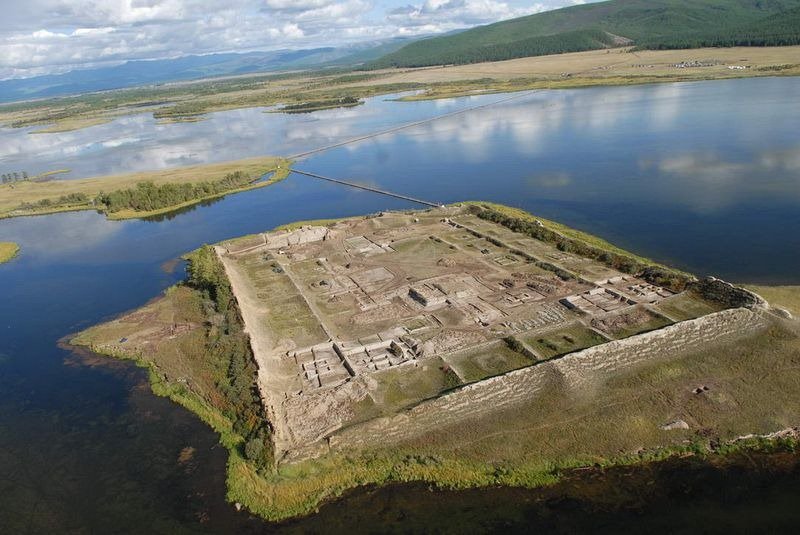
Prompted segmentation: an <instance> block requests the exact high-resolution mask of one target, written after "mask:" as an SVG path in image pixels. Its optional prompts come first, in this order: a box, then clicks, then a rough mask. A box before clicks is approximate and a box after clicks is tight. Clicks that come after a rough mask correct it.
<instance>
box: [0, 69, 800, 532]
mask: <svg viewBox="0 0 800 535" xmlns="http://www.w3.org/2000/svg"><path fill="white" fill-rule="evenodd" d="M798 94H800V79H792V78H783V79H778V78H775V79H766V78H765V79H752V80H735V81H730V82H727V81H726V82H708V83H691V84H669V85H662V86H642V87H625V88H597V89H586V90H572V91H557V92H548V93H544V92H540V93H532V94H529V95H527V96H524V97H521V98H519V99H516V100H514V101H510V102H505V103H503V104H499V105H498V106H497V107H494V108H486V109H482V110H476V111H473V112H468V113H465V114H463V115H458V116H453V117H449V118H446V119H442V120H441V121H436V122H432V123H428V124H425V125H421V126H417V127H414V128H410V129H407V130H403V131H400V132H396V133H393V134H388V135H386V136H381V137H378V138H373V139H370V140H366V141H363V142H360V143H357V144H354V145H349V146H346V147H342V148H338V149H335V150H331V151H330V152H326V153H323V154H319V155H316V156H314V157H310V158H308V159H306V160H304V161H301V162H298V164H297V166H298V167H299V168H302V169H307V170H309V171H316V172H319V173H322V174H325V175H329V176H333V177H337V178H349V179H355V180H358V181H362V182H364V183H371V184H376V185H380V186H381V187H383V188H386V189H389V190H393V191H398V192H402V193H406V194H409V195H413V196H417V197H420V198H423V199H429V200H433V201H439V202H454V201H458V200H462V199H487V200H494V201H499V202H504V203H507V204H512V205H515V206H521V207H523V208H526V209H529V210H531V211H533V212H535V213H537V214H540V215H541V216H543V217H549V218H552V219H556V220H559V221H562V222H564V223H567V224H570V225H573V226H576V227H579V228H582V229H585V230H588V231H589V232H592V233H595V234H598V235H601V236H603V237H605V238H607V239H609V240H611V241H613V242H614V243H617V244H619V245H621V246H623V247H627V248H630V249H631V250H633V251H635V252H637V253H640V254H644V255H648V256H651V257H654V258H656V259H659V260H662V261H665V262H668V263H670V264H672V265H676V266H679V267H684V268H687V269H691V270H692V271H695V272H697V273H701V274H705V273H713V274H717V275H721V276H723V277H727V278H731V279H733V280H737V281H743V280H750V281H767V282H769V281H773V282H785V283H794V284H798V283H800V271H798V270H797V266H798V265H800V262H799V261H800V218H798V217H797V214H798V213H799V210H798V209H800V134H798V132H797V129H796V125H797V124H800V107H798V106H797V103H796V102H797V95H798ZM499 98H502V97H500V96H497V95H492V96H484V97H475V98H472V99H455V100H451V101H447V102H436V103H431V102H423V103H396V102H386V101H384V100H383V99H372V100H370V101H369V102H368V103H367V104H366V105H365V106H361V107H358V108H354V109H350V110H333V111H326V112H320V113H318V114H317V113H315V114H310V115H301V116H297V115H293V116H279V115H275V114H263V113H260V111H258V110H241V111H236V112H225V113H224V114H213V115H212V116H211V118H210V119H209V121H207V122H204V123H194V124H182V125H162V126H157V125H155V124H154V123H153V122H152V120H151V119H148V118H147V117H146V116H141V115H140V116H135V117H132V118H127V119H120V120H119V121H118V122H115V123H113V124H114V125H116V126H114V127H113V128H112V127H111V125H105V126H100V127H93V128H91V129H86V130H85V131H79V132H76V133H71V134H70V135H72V136H75V137H74V138H70V137H69V136H65V135H59V134H41V135H36V136H31V135H28V134H25V133H24V132H20V131H14V132H11V133H9V132H8V131H1V132H0V154H2V156H0V164H2V167H3V168H6V167H12V168H16V167H22V168H25V165H24V164H26V163H30V165H31V168H30V169H29V171H30V172H34V171H38V170H37V169H34V168H33V165H34V162H37V164H38V165H42V166H44V167H48V168H54V167H62V166H67V167H73V169H74V172H73V174H76V175H77V174H79V173H91V174H103V173H107V172H117V171H128V170H135V169H143V168H151V167H160V166H162V165H166V166H169V165H177V164H180V163H189V162H191V163H195V162H202V161H212V160H224V159H229V158H238V157H243V156H253V155H259V154H275V153H286V152H295V151H298V152H299V151H302V150H307V149H311V148H314V147H316V146H321V145H327V144H329V143H331V142H333V141H337V140H342V139H347V138H349V137H352V136H354V135H359V134H364V133H368V132H370V131H374V130H381V129H384V128H386V127H389V126H392V125H396V124H403V123H406V122H409V121H413V120H419V119H422V118H425V117H429V116H434V115H438V114H441V113H446V112H449V111H453V110H456V109H463V108H466V107H469V106H473V105H475V104H479V103H484V102H491V101H492V99H499ZM388 112H391V115H387V113H388ZM126 120H129V121H131V122H132V123H133V126H130V125H128V126H125V123H124V121H126ZM104 128H105V129H104ZM125 128H129V130H126V129H125ZM137 129H139V130H137ZM292 129H295V130H292ZM290 131H297V132H301V133H302V134H303V135H306V136H307V137H305V138H303V137H301V136H299V134H298V136H296V137H291V136H290V134H289V132H290ZM136 132H138V134H137V133H136ZM81 136H83V137H82V138H81V139H82V140H83V141H81V139H78V138H79V137H81ZM114 136H119V137H124V138H127V137H130V138H131V139H133V138H136V140H134V141H130V142H125V143H117V142H115V141H114V139H117V138H116V137H114ZM137 136H138V137H137ZM91 138H94V141H93V143H95V144H96V145H95V146H93V147H92V148H90V149H82V148H81V147H84V146H85V145H86V140H87V139H91ZM40 139H41V140H44V141H39V140H40ZM70 139H72V141H70ZM9 140H13V142H14V143H15V144H16V145H15V146H17V147H18V149H14V150H16V151H17V152H13V151H12V150H10V149H9V148H8V141H9ZM31 140H36V143H41V144H42V145H36V144H32V143H33V142H32V141H31ZM47 140H50V141H52V143H53V146H54V147H55V148H54V149H53V151H54V152H53V153H52V154H51V153H48V152H47V149H46V147H45V148H42V147H43V145H47V143H46V142H47ZM76 140H77V141H76ZM257 140H261V141H263V143H260V142H257ZM104 143H105V144H104ZM115 143H116V146H115ZM97 144H100V145H102V147H100V148H97V147H98V146H100V145H97ZM103 144H104V145H103ZM26 147H27V148H26ZM20 151H22V152H20ZM25 151H28V152H25ZM38 151H42V157H41V158H38V157H36V156H37V155H38V154H39V152H38ZM159 151H161V152H160V153H159ZM73 153H74V156H72V158H73V159H72V160H70V161H69V162H67V163H64V160H65V159H67V158H68V157H69V154H73ZM156 153H159V154H165V155H166V156H164V157H161V156H158V155H157V154H156ZM48 154H50V155H49V156H48ZM137 154H140V156H137ZM47 158H51V160H49V161H48V160H47ZM194 158H196V159H194ZM62 164H63V165H62ZM81 166H83V167H81ZM408 207H412V205H411V204H410V203H408V202H405V201H400V200H397V199H392V198H389V197H384V196H380V195H376V194H373V193H367V192H363V191H358V190H353V189H348V188H345V187H342V186H339V185H335V184H330V183H325V182H320V181H317V180H315V179H312V178H307V177H303V176H297V175H294V176H292V177H291V178H289V179H288V180H286V181H284V182H281V183H278V184H276V185H273V186H270V187H267V188H263V189H260V190H254V191H250V192H246V193H242V194H238V195H233V196H230V197H228V198H225V199H223V200H220V201H217V202H213V203H209V204H207V205H205V206H200V207H196V208H194V209H191V210H188V211H184V212H182V213H180V214H177V215H175V216H174V217H170V218H162V219H160V220H157V221H106V220H105V219H104V218H103V217H102V216H100V215H98V214H95V213H91V212H78V213H66V214H54V215H51V216H43V217H32V218H20V219H12V220H4V221H0V240H13V241H17V242H19V243H20V244H21V245H22V249H23V252H22V255H21V256H20V257H19V258H17V259H16V260H14V261H13V262H11V263H9V264H5V265H2V266H0V295H2V296H3V298H2V299H0V332H2V335H0V520H2V521H0V526H1V527H0V532H2V531H6V530H9V527H10V528H11V529H10V531H12V532H20V531H22V532H25V531H31V532H41V531H46V530H48V529H53V530H57V531H70V530H71V531H74V532H88V531H96V532H109V531H128V532H139V531H146V530H147V531H160V532H168V533H173V532H178V531H180V530H186V531H196V530H206V531H230V530H232V529H234V528H236V529H241V530H244V531H250V530H260V529H261V525H260V524H259V523H258V522H257V521H256V520H254V519H249V518H248V517H247V516H246V515H243V514H239V513H236V512H235V511H234V509H233V508H232V507H230V506H228V505H226V504H225V502H224V461H225V452H224V451H223V450H222V449H221V448H220V447H218V446H216V441H215V437H214V435H213V434H212V433H211V432H210V431H209V430H208V429H207V428H206V427H205V426H204V425H203V424H201V423H200V422H199V421H197V419H196V418H194V417H193V416H192V415H191V414H189V413H187V412H186V411H184V410H183V409H181V408H180V407H177V406H175V405H173V404H171V403H170V402H168V401H166V400H163V399H159V398H155V397H153V396H152V394H150V393H149V391H148V389H147V388H146V386H145V384H144V381H145V376H144V373H143V372H141V371H140V370H137V369H135V368H133V367H132V366H130V365H128V364H125V363H118V362H114V361H110V360H107V359H99V360H94V359H91V358H89V360H87V359H86V358H81V357H76V356H75V355H72V354H71V353H70V352H68V351H66V350H62V349H60V348H59V347H58V346H57V341H58V340H59V339H61V338H62V337H64V336H66V335H67V334H69V333H71V332H75V331H78V330H80V329H83V328H85V327H88V326H89V325H92V324H94V323H97V322H99V321H101V320H102V319H104V318H108V317H111V316H113V315H116V314H119V313H120V312H122V311H125V310H129V309H132V308H135V307H137V306H140V305H141V304H143V303H144V302H146V301H147V300H148V299H150V298H151V297H153V296H155V295H157V294H158V293H159V292H160V291H162V290H163V289H165V288H166V287H168V286H169V285H171V284H173V283H174V282H176V281H177V280H179V279H180V278H182V266H181V264H180V263H176V262H175V259H176V258H177V257H178V256H179V255H180V254H182V253H184V252H186V251H188V250H191V249H193V248H195V247H197V246H199V245H200V244H202V243H212V242H216V241H219V240H222V239H225V238H229V237H233V236H238V235H241V234H247V233H253V232H258V231H261V230H264V229H268V228H272V227H274V226H277V225H279V224H283V223H287V222H290V221H294V220H301V219H302V220H305V219H315V218H329V217H342V216H347V215H356V214H363V213H368V212H372V211H377V210H382V209H399V208H408ZM189 447H190V448H194V451H193V452H192V453H191V458H190V459H189V460H188V461H187V460H184V461H183V462H179V457H180V456H181V452H182V451H183V450H184V448H189ZM186 451H189V450H186ZM185 457H186V454H185V452H184V459H185ZM681 470H682V468H678V471H677V473H678V474H680V473H681ZM742 471H743V473H747V474H750V472H748V471H747V470H746V469H745V468H742ZM762 472H763V471H762V470H761V469H760V468H759V467H758V466H756V467H755V468H753V470H752V474H751V475H752V477H754V478H755V479H756V480H758V481H761V483H759V485H762V487H759V488H764V489H768V490H769V489H773V490H775V489H778V488H780V489H781V493H784V492H785V493H788V494H785V495H786V496H792V497H794V499H795V500H796V499H797V498H799V497H800V490H798V489H797V488H796V486H795V487H791V489H794V490H791V489H790V488H789V487H788V486H787V487H786V488H784V487H783V486H780V487H776V486H774V485H777V484H778V483H775V482H773V481H772V480H770V479H769V478H766V479H764V478H761V479H759V478H760V475H759V474H761V473H762ZM678 477H679V476H678ZM748 477H750V476H748ZM632 484H633V483H632ZM770 485H772V486H770ZM665 488H666V487H665ZM787 489H788V490H787ZM418 492H419V489H413V488H412V489H411V490H397V489H388V490H382V491H377V492H374V491H368V492H367V494H366V495H367V496H368V498H364V497H363V496H365V495H362V494H355V495H353V496H352V497H350V498H348V499H347V500H345V501H344V502H343V503H344V504H348V503H351V504H353V507H355V510H356V511H357V510H359V508H369V509H370V510H373V509H376V510H378V511H382V512H383V513H382V514H377V515H368V516H366V517H365V518H367V519H370V521H371V522H374V523H378V524H381V525H382V524H383V523H384V522H389V520H390V517H392V515H395V516H397V517H398V518H402V517H403V516H404V515H405V516H408V515H413V514H414V513H415V511H418V510H419V509H420V504H419V501H414V500H412V499H410V498H409V496H411V494H409V493H415V495H417V494H418ZM506 492H509V491H500V490H497V489H495V490H486V491H477V492H475V493H474V494H470V495H469V498H467V495H461V494H455V495H453V494H447V495H439V494H436V495H430V494H428V493H425V494H424V495H423V497H422V498H419V499H420V500H425V501H430V502H431V503H432V504H438V505H436V507H435V508H433V509H431V510H430V514H431V515H437V516H438V515H448V514H452V515H468V514H471V513H468V511H467V510H473V509H474V510H475V511H487V510H489V509H492V508H494V507H495V505H496V504H497V503H498V501H501V502H502V503H503V507H501V508H498V511H500V512H499V513H497V514H496V515H495V516H494V517H492V518H495V520H493V522H497V523H496V524H491V525H490V524H486V525H484V527H496V528H498V529H499V528H500V527H502V526H504V525H505V524H506V523H511V524H512V525H514V526H520V525H522V524H520V522H521V521H527V520H525V519H530V521H531V522H533V521H534V520H535V515H533V513H530V511H529V510H528V509H526V505H525V503H527V502H525V500H523V499H522V498H519V496H518V495H517V494H515V493H513V492H512V493H509V494H504V493H506ZM769 492H772V491H769ZM776 492H777V491H776ZM792 493H794V494H792ZM433 496H436V497H433ZM703 496H704V498H703V499H704V500H706V501H705V502H703V503H706V504H707V507H708V508H709V509H708V510H709V511H712V510H713V511H718V510H719V508H720V507H722V506H723V505H724V503H725V502H724V500H723V498H724V497H721V498H719V499H717V498H715V495H714V494H713V493H712V494H703ZM518 498H519V500H520V501H519V507H517V502H516V501H515V500H517V499H518ZM365 499H366V501H364V500H365ZM415 499H416V498H415ZM715 500H716V501H715ZM720 500H723V501H720ZM748 500H749V498H748ZM747 503H752V504H756V505H754V507H756V509H757V508H758V507H761V506H763V508H762V510H763V511H768V510H769V511H773V509H771V507H773V505H770V504H766V503H765V502H764V501H763V500H762V501H757V500H755V498H753V501H747ZM781 503H783V502H781ZM759 504H760V505H759ZM586 507H589V509H588V510H589V511H591V506H590V505H587V506H586ZM778 507H780V504H779V505H778ZM526 511H528V512H526ZM322 512H323V514H322V515H321V516H320V517H312V518H311V519H308V520H306V521H304V522H307V523H303V524H300V526H305V527H307V528H309V529H319V530H322V527H324V526H325V525H326V524H324V523H320V522H321V521H322V520H325V522H326V523H327V524H328V525H331V526H336V525H337V522H339V523H342V522H348V521H352V520H348V519H352V516H348V515H352V514H353V510H352V509H348V508H346V507H345V505H342V504H338V505H331V506H329V507H326V508H323V510H322ZM788 512H792V511H791V510H789V511H788ZM425 514H428V513H425ZM537 514H538V513H537ZM587 514H588V513H587ZM608 514H609V515H610V518H611V519H612V520H613V518H615V517H614V515H615V514H616V513H615V512H614V511H612V512H611V513H608ZM642 514H645V515H647V514H651V512H649V510H647V509H645V510H644V512H643V513H642ZM652 514H654V513H652ZM337 515H338V516H337ZM531 515H533V516H531ZM315 518H316V520H315ZM419 518H425V517H424V516H423V517H419ZM587 518H590V517H587ZM616 518H619V519H620V521H622V520H624V519H625V518H627V517H625V515H618V516H617V517H616ZM337 519H338V520H337ZM520 519H522V520H520ZM393 525H394V526H396V528H397V530H401V531H402V529H403V528H402V526H403V524H402V523H396V524H393ZM565 525H567V526H569V524H565ZM368 527H371V528H375V527H376V526H375V524H370V525H369V526H368ZM56 528H58V529H56ZM65 528H66V529H65Z"/></svg>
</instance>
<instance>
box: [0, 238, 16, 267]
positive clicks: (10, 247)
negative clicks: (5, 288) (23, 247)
mask: <svg viewBox="0 0 800 535" xmlns="http://www.w3.org/2000/svg"><path fill="white" fill-rule="evenodd" d="M18 254H19V245H17V244H16V243H14V242H10V241H0V264H3V263H5V262H8V261H9V260H11V259H13V258H14V257H15V256H17V255H18Z"/></svg>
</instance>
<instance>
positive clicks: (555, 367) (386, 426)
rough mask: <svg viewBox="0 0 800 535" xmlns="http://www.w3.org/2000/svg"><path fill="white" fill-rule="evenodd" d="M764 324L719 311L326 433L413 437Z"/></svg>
mask: <svg viewBox="0 0 800 535" xmlns="http://www.w3.org/2000/svg"><path fill="white" fill-rule="evenodd" d="M766 325H767V322H766V320H765V319H764V318H763V317H762V314H761V313H760V312H759V311H753V310H750V309H747V308H737V309H731V310H723V311H721V312H717V313H714V314H709V315H707V316H703V317H701V318H698V319H694V320H688V321H684V322H681V323H677V324H675V325H671V326H669V327H665V328H663V329H659V330H657V331H651V332H648V333H644V334H640V335H637V336H632V337H630V338H626V339H624V340H617V341H613V342H609V343H606V344H602V345H599V346H595V347H592V348H589V349H584V350H582V351H578V352H575V353H571V354H569V355H566V356H565V357H562V358H560V359H556V360H552V361H548V362H544V363H542V364H539V365H534V366H531V367H528V368H523V369H520V370H516V371H512V372H509V373H507V374H505V375H501V376H497V377H493V378H491V379H486V380H484V381H480V382H478V383H474V384H471V385H468V386H465V387H463V388H460V389H458V390H456V391H454V392H452V393H450V394H446V395H444V396H441V397H439V398H436V399H432V400H429V401H425V402H422V403H420V404H419V405H417V406H415V407H413V408H411V409H409V410H408V411H405V412H403V413H400V414H397V415H394V416H388V417H384V418H380V419H377V420H373V421H370V422H366V423H364V424H360V425H356V426H353V427H350V428H347V429H344V430H342V431H340V432H339V433H336V434H334V435H333V436H331V437H330V438H329V445H330V448H331V449H332V450H348V449H352V448H361V447H370V446H378V445H386V444H390V443H393V442H399V441H403V440H407V439H412V438H415V437H417V436H419V435H421V434H423V433H426V432H428V431H430V430H434V429H441V428H442V427H445V426H447V425H449V424H452V423H456V422H459V421H464V420H465V419H468V418H469V417H470V416H473V415H475V414H476V413H485V412H486V411H487V410H491V411H495V410H500V409H506V408H509V407H512V406H515V405H519V404H523V403H527V402H530V401H533V400H535V399H536V395H537V393H538V392H540V391H541V390H542V389H543V388H544V387H545V386H546V385H547V384H554V383H553V382H554V381H558V382H560V384H563V385H564V386H565V388H566V389H567V391H568V392H573V393H576V394H577V393H580V392H584V391H586V390H588V389H590V388H591V387H592V385H593V384H596V383H597V382H598V381H603V380H605V379H607V378H608V377H610V376H611V375H613V374H614V373H616V372H618V371H619V370H621V369H623V368H628V367H631V366H634V365H636V364H640V363H644V362H663V361H667V360H670V359H674V358H676V357H679V356H681V355H685V354H687V353H689V352H691V351H692V350H693V349H695V348H697V347H698V345H700V344H707V343H711V342H717V341H730V340H736V339H740V338H743V337H746V336H749V335H751V334H753V333H755V332H757V331H759V330H761V329H763V328H765V327H766ZM555 384H558V383H555ZM314 449H316V448H314ZM308 455H314V453H313V452H312V451H307V452H303V451H297V452H296V457H295V458H297V457H300V458H302V457H306V456H308Z"/></svg>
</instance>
